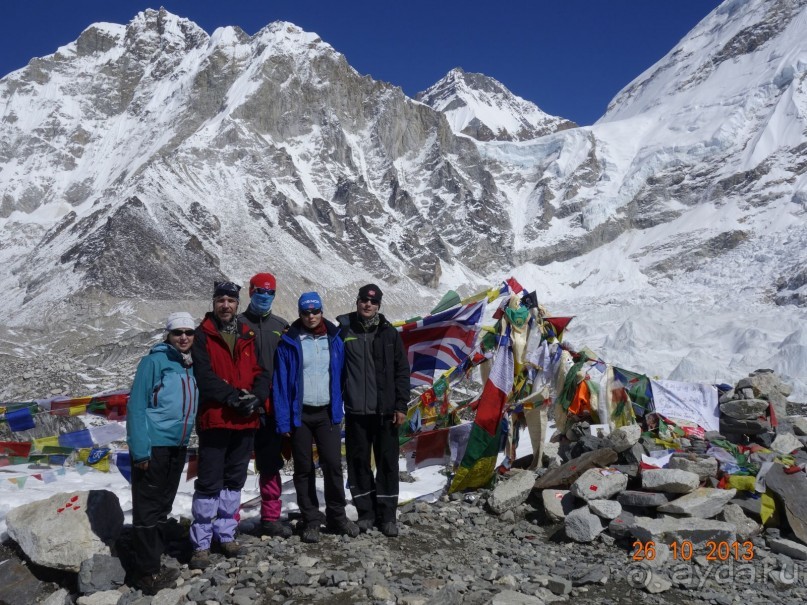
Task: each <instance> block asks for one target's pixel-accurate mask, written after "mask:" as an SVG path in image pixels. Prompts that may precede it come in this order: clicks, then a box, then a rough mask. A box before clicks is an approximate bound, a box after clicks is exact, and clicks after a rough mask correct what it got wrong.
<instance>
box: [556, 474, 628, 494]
mask: <svg viewBox="0 0 807 605" xmlns="http://www.w3.org/2000/svg"><path fill="white" fill-rule="evenodd" d="M627 486H628V476H627V475H625V474H624V473H620V472H618V471H615V470H613V469H603V468H592V469H589V470H587V471H586V472H585V473H583V474H582V475H580V477H578V479H577V480H576V481H575V482H574V483H572V486H571V488H570V489H569V491H571V492H572V494H574V495H575V496H576V497H578V498H580V499H582V500H586V501H587V502H588V501H590V500H607V499H608V498H611V497H612V496H615V495H617V494H618V493H619V492H621V491H622V490H624V489H625V488H626V487H627Z"/></svg>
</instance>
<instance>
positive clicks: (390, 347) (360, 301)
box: [337, 284, 409, 537]
mask: <svg viewBox="0 0 807 605" xmlns="http://www.w3.org/2000/svg"><path fill="white" fill-rule="evenodd" d="M381 296H382V292H381V289H380V288H379V287H378V286H376V285H375V284H367V285H365V286H362V287H361V288H360V289H359V296H358V298H357V299H356V311H355V312H354V313H348V314H345V315H341V316H339V317H338V318H337V319H338V321H339V324H340V328H341V330H340V333H341V335H342V340H343V341H344V343H345V367H344V371H343V373H342V380H343V383H344V387H343V397H344V401H345V447H346V450H347V472H348V475H347V476H348V484H349V486H350V493H351V495H352V496H353V505H354V506H355V507H356V510H357V511H358V513H359V520H358V525H359V529H360V530H362V531H364V532H366V531H369V530H370V529H371V528H372V527H373V526H374V525H375V526H377V527H378V528H379V529H380V530H381V532H382V533H383V534H384V535H385V536H388V537H395V536H397V535H398V524H397V521H396V510H397V507H398V454H399V444H398V427H399V426H400V425H401V424H403V422H404V421H405V420H406V408H407V404H408V403H409V361H408V360H407V358H406V351H405V350H404V347H403V342H402V341H401V337H400V335H399V334H398V331H397V330H396V329H395V328H394V327H393V326H392V325H391V324H390V323H389V322H388V321H387V319H386V318H385V317H384V316H383V315H382V314H381V313H379V309H380V308H381ZM371 448H372V453H373V455H374V457H375V463H376V473H375V477H373V474H372V471H371V469H370V453H371Z"/></svg>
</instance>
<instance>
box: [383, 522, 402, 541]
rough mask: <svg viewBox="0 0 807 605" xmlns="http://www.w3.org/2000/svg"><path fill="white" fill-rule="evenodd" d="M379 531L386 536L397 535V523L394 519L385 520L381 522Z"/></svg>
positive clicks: (393, 536)
mask: <svg viewBox="0 0 807 605" xmlns="http://www.w3.org/2000/svg"><path fill="white" fill-rule="evenodd" d="M381 533H382V534H384V535H385V536H387V537H388V538H397V537H398V524H397V523H396V522H395V521H387V522H386V523H382V524H381Z"/></svg>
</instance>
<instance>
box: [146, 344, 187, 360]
mask: <svg viewBox="0 0 807 605" xmlns="http://www.w3.org/2000/svg"><path fill="white" fill-rule="evenodd" d="M149 353H165V354H166V355H167V356H168V358H169V359H173V360H175V361H182V354H181V353H180V352H179V351H177V349H176V347H174V346H173V345H170V344H168V343H167V342H158V343H157V344H156V345H154V346H153V347H151V350H150V351H149Z"/></svg>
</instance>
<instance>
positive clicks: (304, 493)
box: [291, 405, 347, 527]
mask: <svg viewBox="0 0 807 605" xmlns="http://www.w3.org/2000/svg"><path fill="white" fill-rule="evenodd" d="M329 407H330V406H329V405H326V406H322V407H316V406H307V405H304V406H303V409H302V413H301V415H300V426H299V427H295V428H294V430H293V431H292V434H291V451H292V456H293V457H294V489H295V490H296V492H297V506H299V507H300V513H301V514H302V516H303V524H304V525H305V526H306V527H309V526H312V525H313V526H317V527H318V526H319V525H320V524H321V523H322V521H323V518H322V513H321V512H320V510H319V500H318V498H317V486H316V483H315V482H316V473H315V471H314V455H313V448H312V445H313V444H314V443H316V445H317V454H318V455H319V467H320V469H321V470H322V478H323V480H324V482H325V521H326V522H327V523H328V524H329V525H342V524H344V523H345V522H346V521H347V515H346V514H345V504H346V500H345V486H344V483H343V479H342V431H341V429H340V427H339V425H338V424H333V423H332V422H331V414H330V412H329V410H328V408H329Z"/></svg>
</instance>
